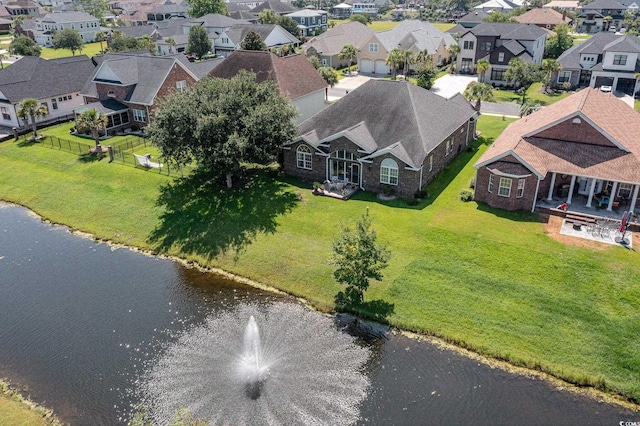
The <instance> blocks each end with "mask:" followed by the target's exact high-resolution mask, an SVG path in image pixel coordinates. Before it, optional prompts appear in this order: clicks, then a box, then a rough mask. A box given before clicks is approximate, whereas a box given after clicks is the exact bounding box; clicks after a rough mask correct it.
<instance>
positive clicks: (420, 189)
mask: <svg viewBox="0 0 640 426" xmlns="http://www.w3.org/2000/svg"><path fill="white" fill-rule="evenodd" d="M422 169H424V165H422V166H420V186H418V190H419V191H422Z"/></svg>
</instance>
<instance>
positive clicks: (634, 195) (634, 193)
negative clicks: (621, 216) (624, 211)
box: [629, 185, 640, 212]
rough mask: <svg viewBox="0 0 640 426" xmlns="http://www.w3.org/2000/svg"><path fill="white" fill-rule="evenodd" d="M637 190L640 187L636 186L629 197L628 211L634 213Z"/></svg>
mask: <svg viewBox="0 0 640 426" xmlns="http://www.w3.org/2000/svg"><path fill="white" fill-rule="evenodd" d="M638 189H640V185H636V186H635V188H633V196H632V197H631V205H630V206H629V210H631V211H634V212H635V211H636V201H638Z"/></svg>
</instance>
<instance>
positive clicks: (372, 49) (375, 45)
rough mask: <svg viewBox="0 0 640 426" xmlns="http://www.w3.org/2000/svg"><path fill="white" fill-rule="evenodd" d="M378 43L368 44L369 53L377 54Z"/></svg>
mask: <svg viewBox="0 0 640 426" xmlns="http://www.w3.org/2000/svg"><path fill="white" fill-rule="evenodd" d="M377 51H378V43H369V52H377Z"/></svg>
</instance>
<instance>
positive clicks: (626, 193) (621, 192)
mask: <svg viewBox="0 0 640 426" xmlns="http://www.w3.org/2000/svg"><path fill="white" fill-rule="evenodd" d="M3 115H4V114H3ZM632 190H633V185H632V184H630V183H621V184H620V186H619V187H618V197H620V198H629V197H631V191H632Z"/></svg>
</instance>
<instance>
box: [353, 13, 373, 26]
mask: <svg viewBox="0 0 640 426" xmlns="http://www.w3.org/2000/svg"><path fill="white" fill-rule="evenodd" d="M349 20H351V21H354V22H360V23H361V24H362V25H369V24H370V23H371V18H370V17H369V16H368V15H366V14H363V13H354V14H352V15H351V17H350V18H349Z"/></svg>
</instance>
